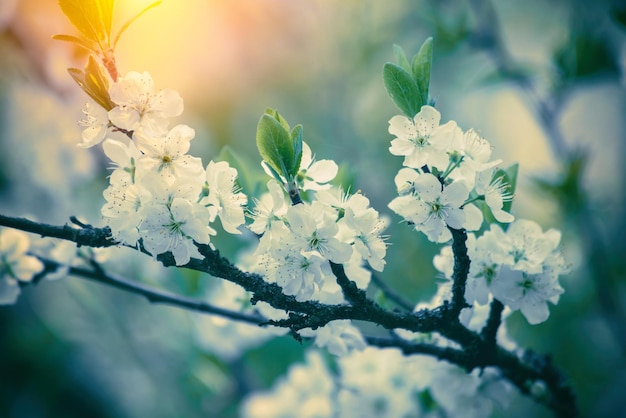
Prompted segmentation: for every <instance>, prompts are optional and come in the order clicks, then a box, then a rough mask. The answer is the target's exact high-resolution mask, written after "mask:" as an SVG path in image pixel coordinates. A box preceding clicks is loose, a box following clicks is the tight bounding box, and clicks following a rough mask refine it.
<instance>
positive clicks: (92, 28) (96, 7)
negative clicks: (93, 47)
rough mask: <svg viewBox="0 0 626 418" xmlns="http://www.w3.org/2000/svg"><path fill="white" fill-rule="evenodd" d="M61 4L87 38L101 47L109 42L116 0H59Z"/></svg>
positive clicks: (71, 20) (62, 8)
mask: <svg viewBox="0 0 626 418" xmlns="http://www.w3.org/2000/svg"><path fill="white" fill-rule="evenodd" d="M59 6H60V7H61V10H62V11H63V13H64V14H65V16H67V18H68V19H69V20H70V22H72V24H73V25H74V26H75V27H76V29H78V30H79V31H80V32H81V33H82V34H83V35H84V36H85V38H87V39H88V40H90V41H92V42H95V43H97V44H99V45H100V46H101V47H103V46H104V45H105V44H108V43H109V41H110V38H111V23H112V21H113V7H114V6H115V0H59Z"/></svg>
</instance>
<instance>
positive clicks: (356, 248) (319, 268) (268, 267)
mask: <svg viewBox="0 0 626 418" xmlns="http://www.w3.org/2000/svg"><path fill="white" fill-rule="evenodd" d="M302 149H303V155H302V161H301V163H300V169H299V171H298V173H297V176H296V183H297V186H298V189H299V191H301V192H305V191H308V194H307V196H308V198H307V199H305V201H304V202H302V203H299V204H295V205H294V204H291V202H290V201H289V199H288V197H287V194H286V190H287V186H286V182H285V181H283V185H282V186H281V184H280V183H279V182H278V181H277V180H275V179H272V180H270V181H269V182H268V184H267V187H268V192H266V193H265V194H263V195H262V196H261V197H260V199H259V200H258V201H257V202H256V208H255V210H254V211H253V213H252V215H251V217H252V219H253V222H252V224H251V225H250V229H251V230H252V231H253V232H255V233H256V234H258V235H261V238H260V240H259V245H258V246H257V248H256V250H255V252H254V255H253V259H254V260H256V261H255V262H254V266H252V270H254V271H256V272H258V273H260V274H262V275H264V276H265V277H266V278H267V279H268V280H270V281H272V282H275V283H277V284H278V285H280V286H281V287H282V288H283V291H284V293H285V294H287V295H294V296H295V297H296V300H299V301H304V300H311V299H314V300H319V301H322V302H325V303H331V304H338V303H343V302H344V298H343V293H342V290H341V288H340V287H339V285H338V284H337V282H336V278H335V276H334V275H333V273H332V271H331V264H330V263H331V262H332V263H337V264H342V265H343V267H344V270H345V272H346V275H347V276H348V278H350V279H351V280H353V281H354V282H355V283H356V284H357V286H358V287H359V288H361V289H365V288H367V286H368V284H369V281H370V277H371V274H370V272H369V271H368V270H367V269H366V268H365V267H364V264H365V261H367V263H368V264H369V267H370V268H372V269H374V270H377V271H382V270H383V268H384V266H385V260H384V257H385V254H386V252H387V247H386V244H385V241H384V236H382V235H381V233H382V231H383V230H384V229H385V227H386V222H385V221H384V220H383V219H382V218H381V217H380V216H379V213H378V212H377V211H376V210H375V209H373V208H372V207H370V202H369V199H367V198H366V197H365V196H364V195H362V194H361V193H354V194H349V193H345V192H344V191H343V190H342V189H340V188H338V187H336V186H334V185H331V184H329V183H328V182H329V181H331V180H333V179H334V178H335V176H336V175H337V170H338V167H337V164H336V163H335V162H334V161H330V160H320V161H315V159H314V156H313V155H312V153H311V150H310V148H309V146H308V145H307V144H306V143H303V147H302ZM266 171H269V170H266ZM283 180H284V179H283ZM301 335H302V336H305V337H315V342H316V344H317V345H318V346H320V347H326V348H328V350H329V351H330V352H331V353H333V354H335V355H345V354H347V353H349V352H350V351H351V350H353V349H362V348H364V347H365V342H364V340H363V337H362V336H361V333H360V331H359V330H358V328H356V327H354V326H353V325H352V324H351V323H350V321H332V322H331V323H329V324H327V325H326V326H324V327H320V328H318V329H316V330H311V329H305V330H302V331H301Z"/></svg>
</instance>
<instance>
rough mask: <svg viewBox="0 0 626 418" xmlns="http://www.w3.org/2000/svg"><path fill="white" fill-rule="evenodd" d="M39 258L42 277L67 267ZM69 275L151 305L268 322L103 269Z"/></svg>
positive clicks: (70, 270)
mask: <svg viewBox="0 0 626 418" xmlns="http://www.w3.org/2000/svg"><path fill="white" fill-rule="evenodd" d="M38 258H39V259H40V260H41V262H42V263H44V272H43V273H40V274H39V275H40V276H41V275H46V274H48V273H52V272H54V271H56V270H58V269H59V268H63V267H65V266H64V265H63V264H60V263H58V262H56V261H53V260H49V259H45V258H42V257H38ZM68 275H71V276H74V277H78V278H81V279H87V280H91V281H94V282H98V283H102V284H106V285H107V286H112V287H115V288H117V289H121V290H124V291H127V292H129V293H134V294H136V295H140V296H143V297H145V298H146V299H148V301H149V302H150V303H161V304H166V305H170V306H175V307H178V308H181V309H187V310H190V311H195V312H202V313H206V314H212V315H216V316H221V317H223V318H227V319H232V320H235V321H240V322H247V323H249V324H253V325H264V324H267V322H268V320H267V319H266V318H264V317H262V316H260V315H248V314H243V313H241V312H235V311H231V310H229V309H224V308H220V307H217V306H213V305H210V304H208V303H206V302H203V301H200V300H197V299H193V298H189V297H185V296H181V295H177V294H174V293H169V292H164V291H162V290H158V289H154V288H151V287H148V286H145V285H142V284H139V283H134V282H132V281H130V280H126V279H123V278H121V277H118V276H114V275H112V274H109V273H105V272H104V271H103V270H102V269H94V270H88V269H86V268H82V267H69V268H68Z"/></svg>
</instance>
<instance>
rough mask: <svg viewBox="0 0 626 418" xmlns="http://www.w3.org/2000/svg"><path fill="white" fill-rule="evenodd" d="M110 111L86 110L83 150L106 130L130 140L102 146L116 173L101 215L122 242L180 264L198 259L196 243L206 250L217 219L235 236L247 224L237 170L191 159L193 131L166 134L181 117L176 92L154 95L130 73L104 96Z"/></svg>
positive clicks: (145, 77)
mask: <svg viewBox="0 0 626 418" xmlns="http://www.w3.org/2000/svg"><path fill="white" fill-rule="evenodd" d="M108 93H109V95H110V98H111V101H112V102H113V103H114V104H115V106H114V107H113V108H112V109H111V110H109V111H108V113H107V112H106V111H104V109H102V108H92V107H87V108H86V109H85V111H84V112H85V115H86V119H85V120H84V121H83V125H84V126H85V127H86V128H85V130H84V131H83V143H82V144H81V146H83V147H91V146H93V145H96V144H98V143H100V142H101V141H102V140H103V139H104V138H105V137H106V136H107V133H109V132H111V131H121V132H124V133H126V134H127V135H128V137H129V139H130V140H129V141H121V140H116V139H111V138H109V139H106V140H105V141H104V143H103V149H104V152H105V154H106V155H107V156H108V157H109V158H110V159H111V161H112V162H113V165H114V171H113V173H112V174H111V176H110V185H109V187H108V188H107V189H106V190H105V191H104V197H105V199H106V203H105V205H104V206H103V207H102V215H103V217H104V219H105V221H106V223H107V225H108V226H109V227H110V228H111V232H112V235H113V237H114V238H115V239H116V240H118V241H119V242H120V243H123V244H127V245H130V246H136V245H138V241H139V240H140V239H141V242H142V243H143V247H144V248H145V249H146V250H147V251H149V252H150V253H151V254H152V255H154V256H155V257H156V256H157V255H158V254H162V253H165V252H171V253H172V254H173V255H174V258H175V261H176V264H177V265H184V264H187V263H188V262H189V261H190V259H191V258H192V257H193V258H199V259H201V258H202V255H201V254H200V253H199V251H198V249H197V247H196V245H195V244H194V241H195V242H196V243H200V244H209V243H210V236H211V235H215V234H216V231H215V229H214V228H213V227H212V226H211V223H212V222H214V221H215V220H216V218H217V217H219V218H220V221H221V224H222V227H223V228H224V230H225V231H226V232H228V233H231V234H238V233H240V231H239V230H238V227H239V226H241V225H242V224H243V223H244V222H245V218H244V211H243V207H244V205H245V204H246V202H247V198H246V196H245V195H244V194H243V193H240V192H239V190H238V187H237V185H236V183H235V180H236V178H237V171H236V170H235V169H234V168H232V167H230V166H229V165H228V163H226V162H218V163H216V162H213V161H211V162H210V163H209V164H208V165H207V166H206V168H205V167H204V166H203V164H202V160H201V159H200V158H197V157H193V156H191V155H188V154H187V152H188V151H189V148H190V141H191V140H192V139H193V138H194V136H195V131H194V130H193V129H192V128H190V127H189V126H186V125H177V126H174V127H173V128H171V129H170V128H169V119H170V118H172V117H175V116H178V115H180V114H181V113H182V111H183V101H182V99H181V97H180V96H179V95H178V93H177V92H175V91H173V90H161V91H159V92H158V93H156V94H155V92H154V83H153V81H152V78H151V77H150V75H149V74H148V73H145V72H144V73H143V74H140V73H137V72H130V73H129V74H128V75H127V76H125V77H121V78H119V79H118V81H117V82H116V83H114V84H113V85H112V86H111V88H110V89H109V92H108Z"/></svg>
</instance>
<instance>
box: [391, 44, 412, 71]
mask: <svg viewBox="0 0 626 418" xmlns="http://www.w3.org/2000/svg"><path fill="white" fill-rule="evenodd" d="M393 54H394V55H395V57H396V64H398V65H399V66H400V67H402V68H404V69H405V70H406V71H407V72H408V73H410V72H411V64H409V60H408V59H407V58H406V54H405V53H404V50H403V49H402V47H401V46H400V45H396V44H393Z"/></svg>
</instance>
